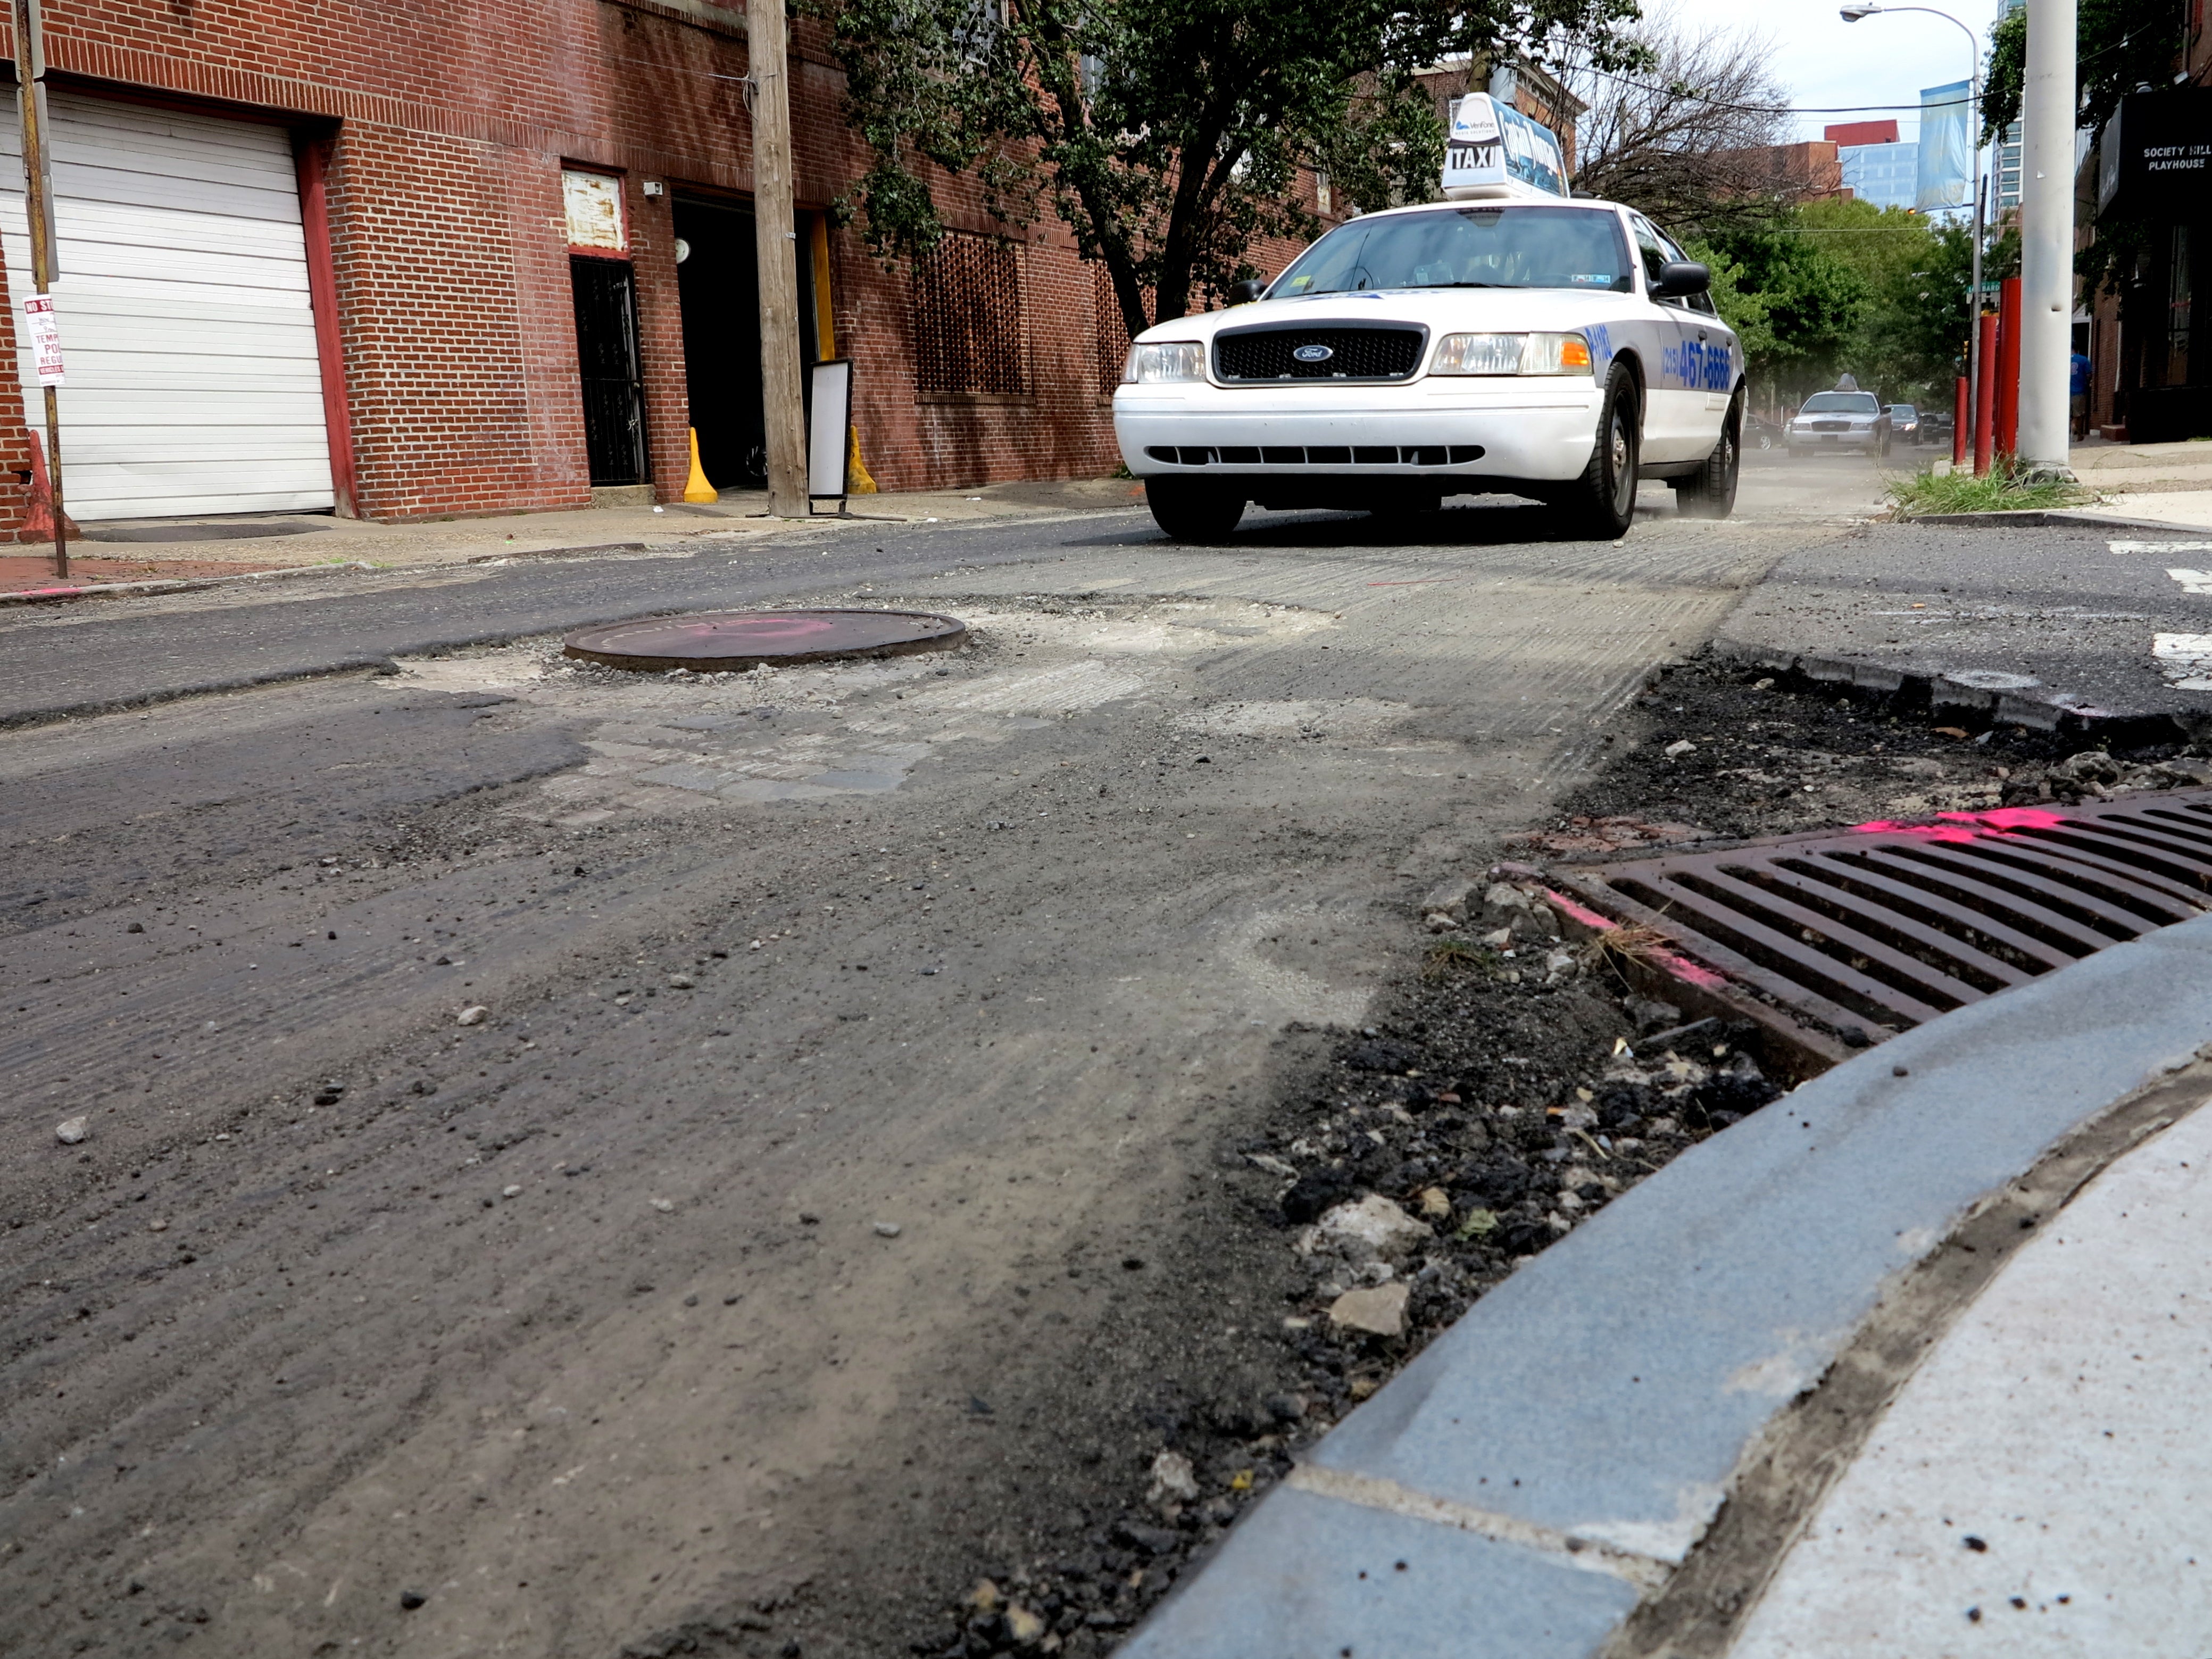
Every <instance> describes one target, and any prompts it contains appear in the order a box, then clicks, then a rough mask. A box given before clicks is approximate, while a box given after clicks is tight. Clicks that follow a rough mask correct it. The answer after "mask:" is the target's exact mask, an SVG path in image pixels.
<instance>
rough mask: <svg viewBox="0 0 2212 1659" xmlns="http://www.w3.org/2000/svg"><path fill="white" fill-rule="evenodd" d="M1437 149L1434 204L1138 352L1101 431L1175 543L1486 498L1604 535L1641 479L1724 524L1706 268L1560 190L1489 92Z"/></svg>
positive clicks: (1736, 354) (1341, 243)
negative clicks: (1253, 520)
mask: <svg viewBox="0 0 2212 1659" xmlns="http://www.w3.org/2000/svg"><path fill="white" fill-rule="evenodd" d="M1447 155H1448V158H1449V160H1448V163H1447V166H1446V167H1445V171H1444V176H1443V189H1444V195H1445V198H1446V199H1444V200H1443V201H1441V202H1432V203H1427V204H1421V205H1419V206H1415V207H1406V208H1395V209H1391V210H1388V211H1385V212H1380V213H1373V214H1369V215H1366V216H1363V217H1360V218H1357V219H1354V220H1352V221H1351V222H1349V223H1347V224H1345V225H1341V226H1340V227H1338V228H1336V229H1334V230H1333V231H1330V232H1329V233H1328V234H1327V235H1325V236H1323V237H1322V238H1321V239H1320V240H1318V241H1316V242H1315V243H1314V244H1313V246H1310V247H1309V248H1308V249H1306V251H1305V252H1304V253H1303V254H1301V255H1300V256H1299V257H1298V258H1297V260H1295V261H1294V262H1293V263H1292V264H1291V266H1290V268H1289V269H1288V270H1285V271H1284V272H1283V274H1282V275H1281V276H1279V277H1277V278H1276V279H1275V280H1274V281H1273V283H1270V284H1267V286H1266V288H1265V289H1264V292H1263V293H1262V294H1261V295H1260V297H1257V298H1255V299H1251V300H1249V301H1248V302H1246V303H1243V304H1237V305H1233V306H1231V307H1230V308H1229V309H1227V310H1225V311H1216V312H1208V313H1203V314H1201V315H1199V316H1194V317H1182V318H1177V319H1176V320H1174V321H1173V322H1169V323H1163V324H1161V325H1159V326H1158V327H1156V328H1152V329H1148V330H1146V331H1145V332H1144V333H1143V334H1141V335H1139V337H1137V339H1136V341H1135V342H1134V343H1133V344H1132V346H1131V347H1130V349H1129V356H1128V360H1127V367H1126V368H1125V369H1124V371H1123V374H1122V380H1121V386H1119V387H1118V388H1117V389H1116V390H1115V395H1114V430H1115V437H1116V439H1117V440H1118V441H1119V443H1120V445H1121V456H1122V459H1123V460H1124V461H1125V462H1126V463H1127V465H1128V468H1129V471H1131V472H1133V474H1135V475H1136V476H1137V477H1139V478H1141V479H1142V480H1144V483H1145V493H1146V500H1147V501H1148V503H1149V505H1150V506H1151V507H1152V516H1153V517H1154V519H1156V520H1158V523H1159V526H1160V527H1161V528H1162V529H1163V530H1164V531H1166V532H1168V534H1169V535H1170V536H1173V537H1176V538H1181V539H1185V540H1196V541H1205V540H1212V539H1216V538H1220V537H1223V536H1225V535H1227V534H1228V533H1229V532H1231V531H1232V530H1233V529H1235V528H1236V526H1237V521H1238V520H1240V519H1241V518H1242V517H1243V513H1244V509H1245V507H1246V506H1247V505H1248V504H1249V503H1251V502H1255V501H1256V502H1258V503H1259V504H1260V505H1261V506H1262V507H1273V508H1295V507H1340V508H1352V509H1358V510H1364V511H1368V512H1372V513H1408V512H1422V511H1429V510H1433V509H1434V508H1435V507H1437V505H1438V504H1439V503H1440V502H1441V501H1443V498H1444V497H1446V496H1449V495H1498V494H1502V495H1522V496H1528V497H1530V498H1532V499H1534V500H1536V501H1543V502H1546V503H1548V504H1549V505H1551V506H1552V507H1554V508H1555V509H1556V510H1558V512H1559V513H1561V514H1562V515H1563V523H1562V528H1563V529H1565V530H1566V531H1568V532H1570V533H1572V534H1577V535H1586V536H1595V537H1601V538H1613V537H1618V536H1620V535H1622V534H1624V533H1625V532H1626V531H1627V529H1628V526H1629V523H1630V520H1631V519H1632V514H1633V513H1634V510H1635V506H1636V489H1637V484H1638V481H1639V480H1641V479H1656V480H1664V481H1665V482H1666V483H1668V484H1671V485H1672V486H1673V487H1674V491H1675V499H1676V501H1677V504H1678V505H1679V507H1680V508H1681V510H1682V511H1684V512H1685V513H1692V514H1696V515H1701V516H1705V517H1710V518H1723V517H1725V516H1727V514H1728V513H1729V511H1730V510H1731V508H1732V507H1734V505H1735V489H1736V476H1737V468H1738V464H1739V452H1740V441H1741V435H1742V430H1743V373H1744V356H1743V348H1742V346H1741V343H1739V342H1738V340H1737V339H1736V337H1735V334H1734V333H1733V332H1732V331H1730V330H1729V327H1728V325H1726V324H1724V323H1723V322H1722V321H1721V319H1720V318H1719V316H1718V314H1717V313H1716V312H1715V310H1714V308H1713V304H1712V301H1711V297H1710V296H1709V295H1708V293H1707V289H1708V287H1709V286H1710V276H1709V274H1708V272H1707V270H1706V269H1705V266H1703V265H1701V264H1696V263H1694V262H1693V261H1692V260H1690V259H1689V258H1687V257H1686V256H1685V255H1684V253H1683V252H1682V250H1681V249H1680V247H1678V246H1675V244H1674V242H1673V241H1672V240H1669V239H1668V236H1667V234H1666V233H1665V232H1663V231H1662V230H1661V229H1659V228H1658V227H1657V226H1656V225H1654V224H1653V223H1652V222H1650V220H1649V219H1647V218H1645V217H1644V216H1643V215H1642V214H1640V213H1638V212H1637V211H1635V210H1633V209H1632V208H1627V207H1624V206H1621V205H1620V204H1615V203H1611V202H1601V201H1597V200H1594V199H1591V198H1587V197H1572V196H1570V195H1569V194H1568V193H1567V191H1566V185H1565V169H1564V167H1562V166H1561V165H1560V164H1559V147H1558V143H1557V141H1556V140H1555V139H1553V137H1552V135H1551V133H1550V132H1548V131H1546V130H1545V129H1544V128H1542V127H1540V126H1537V125H1535V124H1534V122H1531V121H1529V120H1528V118H1526V117H1525V116H1522V114H1520V112H1517V111H1516V110H1513V109H1512V108H1510V106H1505V105H1502V104H1498V103H1497V102H1495V101H1494V100H1492V99H1491V98H1490V97H1489V96H1488V95H1487V94H1482V93H1475V94H1470V95H1469V96H1468V98H1466V99H1463V100H1461V102H1460V104H1459V105H1458V106H1457V107H1456V108H1455V111H1454V116H1453V122H1452V137H1451V144H1450V147H1449V150H1448V151H1447ZM1245 286H1246V287H1247V289H1259V288H1260V285H1259V284H1256V283H1255V284H1248V285H1245Z"/></svg>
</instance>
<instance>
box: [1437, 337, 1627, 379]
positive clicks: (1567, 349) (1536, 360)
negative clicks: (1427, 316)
mask: <svg viewBox="0 0 2212 1659" xmlns="http://www.w3.org/2000/svg"><path fill="white" fill-rule="evenodd" d="M1589 372H1590V349H1589V341H1588V340H1585V339H1584V338H1583V337H1582V336H1581V335H1579V334H1447V335H1445V336H1444V337H1443V339H1441V340H1439V341H1438V342H1437V355H1436V356H1435V358H1434V359H1433V360H1432V361H1431V362H1430V364H1429V373H1430V374H1589Z"/></svg>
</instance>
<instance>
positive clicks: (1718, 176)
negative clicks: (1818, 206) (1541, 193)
mask: <svg viewBox="0 0 2212 1659" xmlns="http://www.w3.org/2000/svg"><path fill="white" fill-rule="evenodd" d="M1632 33H1633V36H1634V38H1635V39H1636V40H1638V41H1639V42H1641V43H1642V44H1643V45H1644V46H1647V47H1649V48H1650V52H1651V53H1652V55H1653V57H1654V58H1655V59H1656V67H1655V68H1652V69H1649V70H1631V71H1629V72H1628V73H1626V74H1614V73H1608V72H1607V71H1606V70H1604V69H1602V68H1601V67H1600V66H1598V65H1595V64H1591V63H1589V62H1588V61H1586V60H1585V61H1583V62H1581V63H1576V64H1569V65H1568V66H1567V71H1566V79H1567V82H1568V84H1569V85H1570V86H1571V88H1573V90H1574V92H1575V94H1576V95H1577V97H1579V98H1581V99H1582V100H1583V101H1584V102H1586V103H1587V104H1588V105H1589V112H1587V113H1586V114H1585V115H1583V118H1581V120H1580V121H1578V122H1577V124H1576V126H1577V131H1576V144H1577V149H1578V150H1579V151H1580V155H1579V157H1578V160H1577V166H1576V169H1575V185H1576V187H1577V189H1581V190H1586V191H1590V192H1591V193H1592V194H1594V195H1597V196H1601V197H1606V198H1607V199H1608V200H1610V201H1615V202H1626V203H1627V204H1629V205H1630V206H1632V207H1635V208H1639V209H1641V210H1643V211H1644V212H1645V213H1648V214H1649V215H1650V216H1651V217H1652V218H1654V219H1656V220H1657V221H1658V222H1660V223H1662V224H1664V225H1669V226H1674V227H1679V228H1683V229H1685V230H1697V229H1710V228H1716V227H1717V226H1721V225H1725V224H1730V223H1740V222H1743V221H1746V220H1757V219H1765V218H1771V216H1773V215H1774V214H1775V213H1777V212H1778V211H1779V210H1781V209H1782V208H1784V207H1786V206H1788V205H1790V204H1792V203H1794V202H1796V201H1801V200H1803V199H1805V198H1806V197H1808V195H1812V194H1817V193H1819V192H1818V191H1814V190H1813V189H1812V188H1810V181H1808V180H1806V179H1802V177H1792V176H1791V175H1790V173H1789V172H1788V171H1787V170H1786V169H1785V167H1784V166H1783V165H1782V153H1781V152H1780V151H1779V150H1778V149H1777V146H1778V145H1779V144H1780V143H1782V141H1783V139H1784V137H1786V135H1787V132H1788V130H1789V129H1788V123H1789V118H1788V117H1787V116H1786V115H1783V114H1779V113H1777V112H1776V111H1777V107H1778V106H1784V105H1786V104H1787V103H1788V102H1789V95H1788V94H1787V92H1786V91H1785V90H1784V88H1783V87H1782V86H1781V84H1780V83H1779V82H1777V81H1776V80H1775V78H1774V76H1772V75H1771V73H1770V72H1769V71H1768V70H1767V67H1766V63H1767V59H1768V58H1769V56H1770V55H1771V54H1770V47H1769V43H1768V41H1767V40H1766V39H1765V37H1764V36H1762V35H1759V34H1753V33H1738V32H1736V31H1734V30H1730V29H1725V28H1721V27H1692V26H1691V25H1689V24H1687V23H1686V22H1685V21H1683V20H1682V19H1681V18H1680V16H1679V15H1676V14H1675V13H1674V11H1673V10H1671V9H1668V8H1665V7H1657V8H1654V9H1652V10H1651V11H1650V12H1649V13H1648V14H1646V15H1645V17H1644V21H1642V22H1641V23H1640V24H1639V25H1638V27H1636V28H1635V30H1634V31H1632Z"/></svg>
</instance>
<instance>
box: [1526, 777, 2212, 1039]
mask: <svg viewBox="0 0 2212 1659" xmlns="http://www.w3.org/2000/svg"><path fill="white" fill-rule="evenodd" d="M1561 885H1562V887H1563V888H1564V889H1565V891H1566V893H1568V894H1570V895H1572V896H1573V897H1574V899H1576V900H1578V901H1580V902H1583V903H1587V904H1588V905H1589V907H1590V908H1591V909H1592V910H1594V911H1595V912H1596V913H1597V915H1596V916H1595V917H1590V918H1588V919H1587V921H1588V922H1589V923H1591V924H1595V923H1596V922H1597V921H1599V919H1600V918H1605V919H1609V920H1610V921H1613V922H1614V923H1630V924H1636V925H1639V926H1641V927H1645V928H1648V929H1650V930H1652V931H1653V932H1654V933H1657V934H1658V935H1660V936H1661V937H1662V939H1664V940H1665V941H1666V942H1667V944H1668V946H1670V947H1671V948H1672V949H1673V950H1674V951H1679V952H1680V957H1681V958H1684V959H1686V963H1687V964H1688V965H1689V966H1690V967H1691V969H1692V970H1693V971H1695V970H1699V969H1713V970H1716V971H1717V974H1718V975H1721V976H1723V979H1724V980H1725V981H1731V982H1732V984H1733V987H1734V988H1733V989H1723V990H1722V991H1720V992H1718V993H1716V994H1719V995H1722V996H1723V998H1724V999H1725V1000H1729V1001H1730V1002H1731V1004H1732V1006H1735V1008H1736V1009H1737V1011H1738V1012H1742V1011H1743V1009H1744V1007H1745V1006H1746V1005H1747V1003H1748V1004H1749V1005H1750V1006H1752V1007H1753V1008H1754V1009H1756V1008H1761V1007H1763V1008H1764V1009H1765V1012H1766V1013H1767V1014H1768V1016H1769V1017H1770V1024H1771V1026H1772V1027H1773V1029H1774V1030H1776V1031H1778V1032H1779V1033H1781V1034H1783V1035H1784V1036H1787V1037H1789V1039H1790V1041H1791V1042H1796V1044H1797V1046H1798V1047H1799V1048H1800V1049H1801V1051H1810V1052H1815V1053H1818V1054H1825V1055H1826V1057H1827V1058H1830V1059H1832V1058H1833V1057H1834V1056H1835V1054H1838V1053H1839V1052H1841V1051H1840V1050H1839V1049H1838V1048H1836V1047H1835V1044H1834V1043H1833V1042H1830V1041H1829V1040H1828V1038H1827V1036H1823V1035H1822V1034H1823V1033H1826V1034H1832V1036H1834V1037H1836V1038H1838V1039H1840V1040H1841V1041H1842V1042H1844V1044H1846V1045H1848V1044H1850V1043H1851V1042H1865V1041H1868V1040H1870V1039H1875V1038H1879V1037H1881V1036H1889V1035H1893V1034H1894V1033H1895V1032H1897V1031H1899V1030H1906V1029H1909V1028H1910V1027H1911V1026H1914V1025H1917V1024H1921V1023H1922V1022H1923V1021H1925V1020H1929V1019H1932V1018H1935V1017H1936V1016H1937V1015H1938V1014H1942V1013H1946V1012H1949V1011H1950V1010H1952V1009H1954V1008H1960V1007H1963V1006H1966V1005H1967V1004H1968V1003H1971V1002H1975V1001H1978V1000H1981V999H1982V998H1984V997H1987V996H1993V995H1995V994H1996V993H1998V992H2000V991H2002V990H2005V989H2006V988H2008V987H2011V986H2014V985H2019V984H2022V983H2025V982H2026V981H2028V980H2031V979H2033V978H2036V977H2037V976H2038V975H2043V974H2046V973H2049V972H2050V971H2051V969H2054V968H2060V967H2063V966H2064V965H2065V964H2066V963H2069V962H2075V961H2079V960H2080V959H2081V958H2082V957H2087V956H2089V955H2091V954H2092V953H2093V952H2095V951H2100V950H2102V949H2104V948H2105V947H2106V946H2107V945H2118V944H2122V943H2124V942H2125V941H2127V940H2129V939H2136V938H2139V937H2141V936H2142V934H2144V933H2148V932H2150V931H2151V930H2152V929H2153V928H2157V927H2166V926H2168V925H2170V924H2172V923H2173V922H2177V921H2186V920H2187V919H2189V918H2190V917H2191V916H2193V915H2199V914H2201V913H2203V912H2204V911H2206V910H2208V909H2212V790H2201V789H2200V790H2191V791H2178V792H2173V793H2166V794H2160V795H2155V796H2138V797H2131V798H2130V799H2125V800H2121V801H2113V802H2107V803H2102V804H2099V805H2088V806H2081V807H2074V808H2042V807H2035V808H2016V809H2008V810H2006V811H1997V812H1982V813H1947V814H1945V815H1943V817H1942V818H1941V819H1939V820H1938V821H1937V822H1936V823H1929V824H1896V823H1874V824H1863V825H1861V826H1859V827H1858V828H1857V829H1851V830H1845V831H1842V832H1838V833H1830V834H1822V835H1812V836H1786V837H1782V838H1779V839H1777V840H1773V841H1768V842H1751V843H1748V844H1746V845H1742V846H1737V847H1732V848H1726V849H1723V850H1715V851H1711V852H1697V851H1686V852H1682V853H1678V854H1669V855H1668V856H1665V857H1661V858H1651V859H1641V860H1635V861H1633V862H1630V863H1622V864H1611V865H1603V866H1589V867H1585V868H1583V869H1582V870H1579V871H1577V872H1574V873H1572V874H1570V875H1568V876H1567V877H1566V878H1565V879H1564V880H1563V882H1562V884H1561ZM1570 908H1572V906H1570ZM1678 977H1679V974H1678ZM1715 983H1716V984H1718V983H1719V981H1715Z"/></svg>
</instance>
